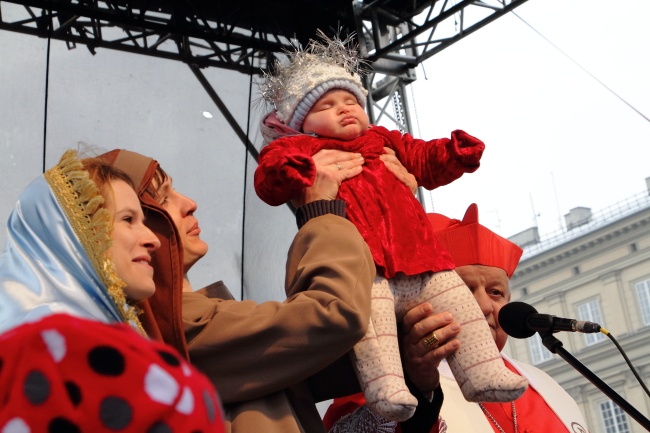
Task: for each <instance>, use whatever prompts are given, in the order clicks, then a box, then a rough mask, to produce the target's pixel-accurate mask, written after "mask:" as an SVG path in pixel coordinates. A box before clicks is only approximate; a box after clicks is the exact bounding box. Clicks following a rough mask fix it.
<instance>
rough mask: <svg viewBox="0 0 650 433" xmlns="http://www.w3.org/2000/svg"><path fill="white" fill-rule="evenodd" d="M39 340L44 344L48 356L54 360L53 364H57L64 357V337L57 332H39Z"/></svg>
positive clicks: (65, 349) (49, 330)
mask: <svg viewBox="0 0 650 433" xmlns="http://www.w3.org/2000/svg"><path fill="white" fill-rule="evenodd" d="M41 338H42V339H43V341H44V342H45V345H46V346H47V349H48V351H49V352H50V355H52V358H54V362H59V361H61V360H62V359H63V358H64V357H65V354H66V351H67V348H66V345H65V337H64V336H63V335H61V334H60V333H59V331H57V330H56V329H47V330H45V331H43V332H41Z"/></svg>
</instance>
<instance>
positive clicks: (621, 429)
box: [598, 400, 630, 433]
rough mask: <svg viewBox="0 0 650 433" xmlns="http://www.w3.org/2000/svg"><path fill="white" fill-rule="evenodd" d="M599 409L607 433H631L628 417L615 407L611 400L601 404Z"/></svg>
mask: <svg viewBox="0 0 650 433" xmlns="http://www.w3.org/2000/svg"><path fill="white" fill-rule="evenodd" d="M598 407H599V409H600V410H599V412H600V419H601V420H602V421H603V427H604V428H605V433H629V432H630V426H629V424H628V422H627V417H626V416H625V412H623V410H622V409H621V408H620V407H618V406H617V405H615V404H614V403H613V402H612V401H611V400H607V401H602V402H600V403H599V404H598Z"/></svg>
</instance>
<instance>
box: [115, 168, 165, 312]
mask: <svg viewBox="0 0 650 433" xmlns="http://www.w3.org/2000/svg"><path fill="white" fill-rule="evenodd" d="M110 187H111V189H112V194H106V195H105V197H106V208H107V209H108V210H109V211H110V212H111V214H113V229H112V231H111V238H113V246H112V247H111V248H110V249H109V250H108V254H109V257H111V258H112V259H113V262H114V263H115V271H116V272H117V275H118V276H119V277H120V278H121V279H122V280H123V281H124V282H125V283H126V287H125V288H124V292H125V293H126V297H127V298H128V299H131V300H134V301H139V300H142V299H145V298H148V297H150V296H151V295H153V293H154V292H155V290H156V285H155V284H154V281H153V268H152V267H151V253H152V252H154V251H155V250H157V249H158V248H160V241H159V240H158V238H157V237H156V235H154V234H153V232H152V231H151V230H149V229H148V228H147V226H145V225H144V213H143V212H142V207H140V201H139V200H138V196H137V195H136V193H135V191H134V190H133V188H131V186H130V185H129V184H128V183H126V182H124V181H123V180H112V181H111V182H110Z"/></svg>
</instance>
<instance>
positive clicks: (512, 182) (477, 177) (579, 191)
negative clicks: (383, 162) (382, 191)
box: [409, 0, 650, 236]
mask: <svg viewBox="0 0 650 433" xmlns="http://www.w3.org/2000/svg"><path fill="white" fill-rule="evenodd" d="M514 13H515V14H516V15H514V14H508V15H506V16H504V17H502V18H499V19H498V20H496V21H494V22H492V23H491V24H489V25H487V26H486V27H484V28H482V29H480V30H479V31H477V32H475V33H474V34H472V35H470V36H468V37H465V38H464V39H462V40H461V41H460V42H458V43H456V44H454V45H452V46H451V47H449V48H447V49H445V50H443V51H442V52H440V53H438V54H436V55H434V56H433V57H432V58H431V59H429V60H427V61H426V62H425V63H424V64H423V65H421V67H419V68H418V69H417V74H418V79H417V81H415V83H414V84H413V85H412V86H411V90H412V93H410V95H409V96H410V98H411V101H412V102H413V103H414V104H415V110H414V111H413V112H412V113H411V120H412V123H413V125H414V132H415V134H416V135H418V136H420V137H422V138H434V137H444V136H449V132H450V131H452V130H453V129H457V128H460V129H464V130H466V131H467V132H469V133H470V134H473V135H475V136H477V137H479V138H481V139H483V140H484V141H485V143H486V151H485V154H484V156H483V160H482V165H481V168H480V169H479V170H478V171H477V172H476V173H474V174H471V175H465V176H464V177H463V178H461V179H460V180H458V181H456V182H454V183H453V184H451V185H449V186H445V187H441V188H439V189H438V190H436V191H434V192H433V193H432V194H431V199H432V200H431V202H432V203H433V209H434V210H435V211H436V212H441V213H444V214H446V215H448V216H450V217H456V218H461V217H462V216H463V214H464V212H465V209H466V208H467V206H468V205H469V204H470V203H472V202H476V203H478V205H479V216H480V221H481V222H482V223H483V224H484V225H486V226H488V227H489V228H491V229H492V230H495V231H498V232H499V233H500V234H502V235H505V236H512V235H514V234H516V233H518V232H520V231H522V230H525V229H527V228H529V227H531V226H534V225H537V226H538V227H539V229H540V234H543V233H548V232H550V231H554V230H556V229H560V228H561V227H560V224H561V222H562V221H563V218H564V215H565V214H566V213H568V212H569V210H571V209H572V208H575V207H579V206H582V207H589V208H591V209H592V211H594V212H596V211H598V210H601V209H603V208H605V207H607V206H610V205H613V204H615V203H616V202H618V201H620V200H622V199H625V198H628V197H630V196H633V195H635V194H638V193H641V192H643V191H645V189H646V184H645V178H646V177H650V122H648V120H647V119H645V118H644V117H643V116H642V115H640V114H639V113H637V112H636V111H635V110H634V109H636V110H638V111H640V112H641V113H642V114H643V115H644V116H645V117H650V80H649V79H648V77H650V27H649V26H648V25H647V18H648V17H649V16H650V2H648V1H647V0H619V1H616V2H611V1H604V0H529V1H528V2H526V3H525V4H523V5H522V6H520V7H519V8H517V9H515V11H514ZM519 17H520V18H521V19H520V18H519ZM576 63H577V64H576ZM594 77H595V78H594ZM599 81H600V82H599ZM628 104H629V105H631V106H633V107H634V109H633V108H631V107H630V106H629V105H628ZM427 206H428V208H429V210H431V203H427Z"/></svg>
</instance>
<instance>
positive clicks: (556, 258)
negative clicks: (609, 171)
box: [506, 192, 650, 433]
mask: <svg viewBox="0 0 650 433" xmlns="http://www.w3.org/2000/svg"><path fill="white" fill-rule="evenodd" d="M565 222H566V227H567V228H566V229H564V230H563V231H561V232H558V233H557V234H555V235H551V236H548V237H547V238H540V237H539V235H538V233H537V231H536V230H527V231H526V232H522V234H520V235H521V236H519V235H517V236H515V237H513V238H511V240H513V241H516V242H517V243H519V245H522V247H524V255H523V257H522V260H521V262H520V264H519V266H518V268H517V270H516V272H515V274H514V275H513V278H512V280H511V289H512V300H513V301H522V302H526V303H528V304H530V305H532V306H533V307H535V309H536V310H537V311H538V312H539V313H543V314H552V315H555V316H559V317H565V318H572V319H577V320H587V321H592V322H597V323H599V324H600V325H602V326H603V327H605V328H606V329H607V330H608V331H609V332H610V333H611V335H612V336H613V337H614V338H615V339H616V341H618V343H619V344H620V346H621V347H622V348H623V350H624V351H625V353H626V354H627V356H628V357H629V359H630V361H631V363H632V365H633V366H634V368H635V369H636V370H637V372H638V373H639V375H640V377H641V379H642V380H643V383H645V384H647V383H648V379H649V378H650V196H648V193H647V192H646V193H642V194H639V195H638V196H635V197H632V198H630V199H628V200H625V201H622V202H620V203H618V204H616V205H614V206H612V207H610V208H608V209H606V210H605V211H603V212H600V213H599V214H593V215H592V213H591V210H590V209H588V208H576V209H573V210H572V211H571V212H570V213H569V214H567V215H566V216H565ZM526 236H528V238H526ZM555 336H556V337H557V338H558V339H559V340H560V341H561V342H562V343H563V347H564V349H566V350H567V351H568V352H569V353H570V354H571V355H573V356H574V357H575V358H576V359H578V360H579V361H580V362H581V363H582V364H584V365H585V366H586V367H587V368H588V369H589V370H591V371H592V372H593V373H594V374H595V375H596V376H598V377H599V378H600V379H601V380H602V381H604V382H605V383H606V384H607V385H608V386H609V387H611V388H612V389H613V390H614V391H615V392H616V393H617V394H619V395H620V396H621V397H623V398H624V399H625V400H627V401H628V402H629V403H630V404H631V405H632V406H633V407H634V408H636V409H637V410H638V411H639V412H640V413H641V414H642V415H643V416H644V417H646V418H648V417H649V414H650V398H649V397H648V395H646V392H645V391H644V389H643V388H642V386H641V385H640V384H639V382H638V380H637V378H636V377H635V376H634V374H633V373H632V371H631V370H630V368H629V367H628V365H627V364H626V362H625V359H624V358H623V356H622V355H621V353H620V352H619V350H618V349H617V348H616V346H615V344H614V343H613V342H612V341H611V340H610V339H609V338H608V337H607V336H605V335H604V334H602V333H596V334H582V333H572V332H559V333H556V334H555ZM506 352H507V353H509V354H511V355H512V356H514V358H516V359H519V360H522V361H525V362H528V363H530V364H533V365H535V366H537V367H539V368H541V369H542V370H544V371H545V372H546V373H548V374H549V375H551V377H553V378H554V379H556V380H557V381H558V382H559V383H560V384H561V385H562V386H563V388H564V389H566V390H567V392H569V394H570V395H571V396H573V397H574V398H575V400H576V401H577V402H578V404H579V405H580V407H581V409H582V411H583V413H584V415H585V417H586V419H587V422H588V423H589V430H590V432H591V433H637V432H644V431H646V429H645V428H643V427H642V426H641V425H640V424H639V423H638V422H637V421H636V420H634V419H633V418H632V417H630V416H629V415H628V414H626V413H625V412H624V411H623V410H622V409H621V408H619V407H618V406H617V405H615V404H613V402H612V401H611V400H610V399H609V398H608V397H607V396H606V395H605V394H604V393H603V392H601V391H600V390H599V389H598V388H597V387H596V386H595V385H593V384H592V383H591V382H590V381H589V380H587V379H586V378H585V377H584V376H583V375H582V374H581V373H579V372H578V371H576V370H575V369H574V368H573V367H572V366H571V365H569V364H568V363H567V362H566V361H565V360H563V359H562V358H561V357H560V356H559V355H554V354H552V353H551V352H550V351H549V350H548V349H546V347H544V346H543V345H542V343H541V339H540V338H539V334H535V335H534V336H533V337H531V338H527V339H519V340H517V339H514V338H510V339H509V342H508V345H507V347H506Z"/></svg>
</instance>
